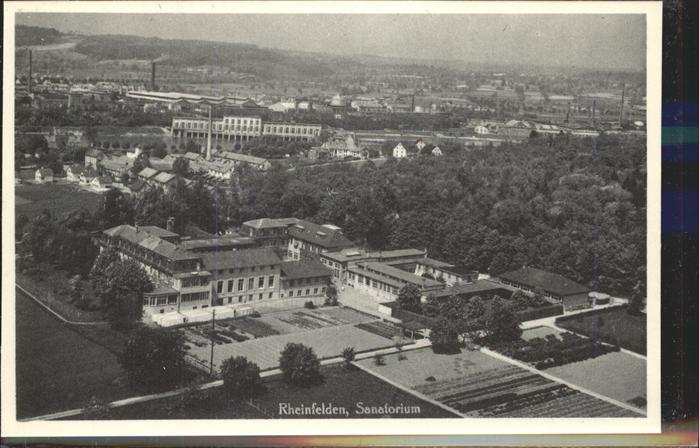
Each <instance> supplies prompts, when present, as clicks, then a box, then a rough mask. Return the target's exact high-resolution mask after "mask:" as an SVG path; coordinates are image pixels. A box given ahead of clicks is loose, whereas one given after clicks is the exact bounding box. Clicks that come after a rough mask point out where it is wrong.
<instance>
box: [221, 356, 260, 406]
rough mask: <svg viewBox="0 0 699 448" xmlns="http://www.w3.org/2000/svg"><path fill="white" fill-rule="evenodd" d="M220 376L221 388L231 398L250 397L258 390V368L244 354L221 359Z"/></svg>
mask: <svg viewBox="0 0 699 448" xmlns="http://www.w3.org/2000/svg"><path fill="white" fill-rule="evenodd" d="M221 377H222V378H223V389H224V390H225V391H226V394H227V395H228V396H229V397H231V398H250V397H254V396H255V395H256V394H257V393H259V391H260V382H261V380H260V368H259V366H258V365H257V364H255V363H254V362H251V361H248V359H247V358H246V357H244V356H235V357H230V358H228V359H226V360H225V361H223V364H221Z"/></svg>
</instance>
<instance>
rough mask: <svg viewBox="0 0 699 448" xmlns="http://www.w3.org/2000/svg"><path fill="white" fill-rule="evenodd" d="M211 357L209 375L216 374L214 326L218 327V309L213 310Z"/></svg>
mask: <svg viewBox="0 0 699 448" xmlns="http://www.w3.org/2000/svg"><path fill="white" fill-rule="evenodd" d="M211 311H212V313H211V357H210V358H209V375H212V376H213V374H214V328H216V309H215V308H214V309H212V310H211Z"/></svg>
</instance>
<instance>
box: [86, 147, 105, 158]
mask: <svg viewBox="0 0 699 448" xmlns="http://www.w3.org/2000/svg"><path fill="white" fill-rule="evenodd" d="M85 157H97V158H102V157H104V153H103V152H102V151H100V150H99V149H94V148H93V149H88V150H87V152H86V153H85Z"/></svg>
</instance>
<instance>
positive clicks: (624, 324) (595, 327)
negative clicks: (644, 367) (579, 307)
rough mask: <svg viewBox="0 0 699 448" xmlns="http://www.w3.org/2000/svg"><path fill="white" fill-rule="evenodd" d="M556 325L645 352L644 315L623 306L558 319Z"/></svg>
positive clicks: (635, 350)
mask: <svg viewBox="0 0 699 448" xmlns="http://www.w3.org/2000/svg"><path fill="white" fill-rule="evenodd" d="M556 325H557V326H559V327H561V328H565V329H567V330H571V331H574V332H575V333H580V334H584V335H585V336H589V337H591V338H593V339H596V340H602V341H604V342H610V343H616V344H618V345H619V346H620V347H623V348H625V349H627V350H631V351H633V352H636V353H641V354H644V355H645V354H646V316H645V314H641V315H631V314H629V313H627V312H626V309H624V308H613V309H610V310H605V311H603V312H600V313H594V314H579V315H576V316H575V317H574V318H572V319H564V320H562V319H559V320H557V321H556Z"/></svg>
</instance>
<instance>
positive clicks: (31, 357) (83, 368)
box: [15, 292, 132, 418]
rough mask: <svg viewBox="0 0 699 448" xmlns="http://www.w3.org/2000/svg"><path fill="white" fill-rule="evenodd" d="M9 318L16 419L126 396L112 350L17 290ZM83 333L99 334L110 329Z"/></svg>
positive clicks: (126, 392)
mask: <svg viewBox="0 0 699 448" xmlns="http://www.w3.org/2000/svg"><path fill="white" fill-rule="evenodd" d="M15 318H16V325H17V328H16V344H17V346H16V348H17V356H16V363H17V364H16V369H17V417H18V418H26V417H31V416H35V415H41V414H46V413H50V412H57V411H61V410H66V409H73V408H77V407H81V406H83V405H86V404H88V403H89V402H90V400H91V398H92V397H96V398H98V399H100V400H106V401H112V400H116V399H119V398H125V397H128V396H130V395H132V394H131V393H130V391H129V390H128V388H127V387H126V386H124V385H123V382H122V379H123V376H124V372H123V370H122V369H121V366H119V364H118V362H117V358H116V355H115V354H114V353H113V352H111V351H109V350H107V349H106V348H104V347H103V346H101V345H98V344H96V343H94V342H92V341H90V340H88V339H87V338H85V337H83V336H82V335H81V334H80V333H78V332H76V331H74V330H73V328H74V327H72V326H68V325H64V324H62V323H60V322H59V321H58V320H57V319H55V318H54V317H53V316H51V315H49V314H48V313H47V312H46V311H44V310H43V309H42V308H41V307H39V306H38V305H37V304H36V303H35V302H33V301H32V300H31V299H29V298H28V297H26V296H24V295H23V294H21V293H20V292H17V296H16V316H15ZM81 330H82V329H81ZM87 331H88V333H89V334H90V335H95V336H99V335H98V333H100V332H102V331H106V332H109V331H110V330H109V329H108V328H106V327H105V328H101V329H89V330H87Z"/></svg>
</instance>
